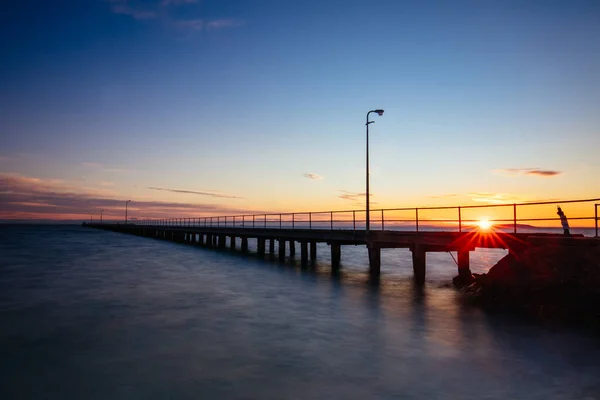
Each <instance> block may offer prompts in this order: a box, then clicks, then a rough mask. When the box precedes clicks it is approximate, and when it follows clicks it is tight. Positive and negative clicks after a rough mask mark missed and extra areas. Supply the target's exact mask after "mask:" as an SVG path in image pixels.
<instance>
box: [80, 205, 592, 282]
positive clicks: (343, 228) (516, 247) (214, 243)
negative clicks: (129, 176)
mask: <svg viewBox="0 0 600 400" xmlns="http://www.w3.org/2000/svg"><path fill="white" fill-rule="evenodd" d="M595 201H600V199H588V200H568V201H562V202H542V203H523V204H502V205H493V206H488V205H482V206H459V207H429V208H426V207H424V208H410V209H406V208H402V209H384V210H374V211H375V214H379V215H381V220H380V221H375V222H379V223H380V229H378V230H374V229H372V228H371V230H370V231H369V232H368V233H367V231H366V229H360V225H361V224H364V221H361V220H360V217H359V218H358V219H357V213H360V212H361V211H357V210H352V211H328V212H315V213H312V212H309V213H288V214H261V215H249V216H246V215H243V216H225V217H197V218H169V219H160V220H151V219H148V220H141V221H136V223H135V224H132V223H127V224H112V223H86V224H85V225H86V226H89V227H93V228H98V229H104V230H109V231H114V232H121V233H128V234H133V235H137V236H142V237H147V238H154V239H161V240H169V241H173V242H178V243H185V244H189V245H197V246H202V247H205V248H211V249H226V248H229V249H233V250H239V251H241V252H244V253H247V252H248V251H249V250H248V248H249V246H248V241H249V240H253V241H255V242H256V246H255V248H256V254H257V255H258V256H264V255H266V254H267V253H268V254H273V255H274V254H275V244H276V243H277V244H278V246H277V248H278V251H277V256H278V257H279V259H280V260H281V261H283V260H285V258H286V256H287V255H289V256H291V257H297V256H298V255H297V254H296V249H297V248H299V250H300V251H299V258H300V262H301V263H302V265H307V264H309V263H310V262H311V261H314V260H316V259H317V257H318V255H317V243H326V244H327V245H329V248H330V252H331V267H332V268H333V269H337V268H339V267H340V263H341V259H342V247H343V246H366V247H367V249H368V254H369V267H368V268H369V273H370V274H371V275H374V276H378V275H379V274H380V272H381V250H382V249H388V248H405V249H409V250H410V251H411V252H412V264H413V265H412V267H413V272H414V280H415V283H417V284H418V285H422V284H424V282H425V276H426V265H427V261H426V260H427V253H430V252H456V253H457V255H458V257H457V259H456V264H457V270H458V271H457V272H458V276H459V277H465V278H467V277H470V276H471V270H470V265H469V259H470V257H469V254H470V252H471V251H474V250H475V249H476V248H498V249H506V250H508V251H509V253H511V254H512V255H517V256H518V254H519V253H521V252H522V251H524V250H525V249H527V248H529V247H530V246H546V245H554V246H582V248H585V246H588V245H590V244H592V245H596V244H599V243H600V239H599V238H598V207H599V205H600V204H591V207H589V204H585V205H587V206H588V209H590V208H591V209H593V215H594V216H593V217H592V216H585V215H584V216H574V217H573V218H572V219H571V220H573V221H583V220H588V221H589V220H592V221H594V228H595V234H596V235H595V237H584V236H583V235H570V236H565V235H563V234H553V233H538V232H519V230H523V224H524V223H526V222H529V223H530V222H534V221H535V222H538V223H539V222H542V221H545V222H548V221H555V220H556V221H558V218H556V217H554V216H552V217H548V218H546V217H543V218H540V217H539V216H538V217H536V218H532V217H528V216H527V214H526V215H525V217H522V218H517V216H518V211H521V212H523V209H531V208H532V207H534V206H538V207H546V208H547V206H549V205H551V206H555V204H563V205H564V204H569V203H579V204H580V205H581V204H583V203H590V202H595ZM481 208H495V209H496V210H501V212H502V211H503V212H504V213H505V214H506V210H508V211H509V213H510V214H511V217H512V218H510V219H503V218H497V219H494V220H493V221H491V220H490V221H487V222H490V223H494V224H496V227H497V228H493V226H492V227H491V228H490V229H481V228H478V226H477V225H476V223H477V220H474V219H470V218H468V217H465V214H467V213H469V212H471V213H472V212H473V211H474V210H476V209H481ZM444 210H445V211H447V210H455V211H456V212H457V215H458V218H457V219H451V220H448V219H443V220H440V219H437V220H435V222H437V223H438V224H439V223H446V224H448V226H449V227H450V228H448V231H445V230H440V229H437V230H436V231H426V230H423V225H424V224H427V223H429V224H430V223H431V222H432V220H431V219H426V218H425V219H424V218H423V217H421V218H419V213H421V215H423V214H424V213H427V212H439V211H444ZM407 212H408V213H410V214H412V215H413V216H414V218H412V219H410V220H407V219H400V218H399V217H398V215H400V214H404V215H406V214H407ZM323 214H328V215H327V216H328V217H329V218H323ZM386 214H387V216H388V218H387V219H386ZM498 215H501V214H498ZM344 216H346V217H344ZM347 216H350V217H351V218H348V217H347ZM411 225H412V227H414V229H410V228H411ZM325 226H327V228H325ZM386 226H388V227H389V228H388V229H385V227H386ZM527 226H529V225H527ZM357 227H358V228H357ZM420 227H421V228H420ZM450 229H453V230H454V231H450ZM530 230H531V229H530ZM267 244H268V246H267Z"/></svg>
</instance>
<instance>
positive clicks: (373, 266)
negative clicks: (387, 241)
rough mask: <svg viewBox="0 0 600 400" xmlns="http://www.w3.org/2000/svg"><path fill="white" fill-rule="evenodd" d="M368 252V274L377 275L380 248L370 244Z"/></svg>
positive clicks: (379, 263) (379, 266) (379, 264)
mask: <svg viewBox="0 0 600 400" xmlns="http://www.w3.org/2000/svg"><path fill="white" fill-rule="evenodd" d="M368 252H369V274H370V275H374V276H378V275H380V274H381V248H380V247H377V246H373V245H370V246H369V247H368Z"/></svg>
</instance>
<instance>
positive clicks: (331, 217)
mask: <svg viewBox="0 0 600 400" xmlns="http://www.w3.org/2000/svg"><path fill="white" fill-rule="evenodd" d="M329 224H330V226H331V230H333V211H329Z"/></svg>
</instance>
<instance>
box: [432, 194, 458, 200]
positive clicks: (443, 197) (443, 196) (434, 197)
mask: <svg viewBox="0 0 600 400" xmlns="http://www.w3.org/2000/svg"><path fill="white" fill-rule="evenodd" d="M453 197H460V195H459V194H457V193H448V194H439V195H437V196H429V198H430V199H448V198H453Z"/></svg>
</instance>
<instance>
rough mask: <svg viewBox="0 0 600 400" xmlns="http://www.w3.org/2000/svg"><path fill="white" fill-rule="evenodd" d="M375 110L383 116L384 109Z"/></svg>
mask: <svg viewBox="0 0 600 400" xmlns="http://www.w3.org/2000/svg"><path fill="white" fill-rule="evenodd" d="M375 112H376V113H377V114H379V116H382V115H383V110H375Z"/></svg>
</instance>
